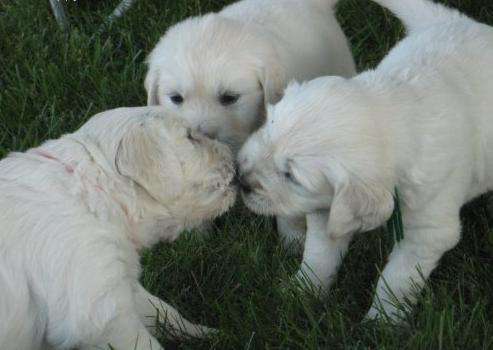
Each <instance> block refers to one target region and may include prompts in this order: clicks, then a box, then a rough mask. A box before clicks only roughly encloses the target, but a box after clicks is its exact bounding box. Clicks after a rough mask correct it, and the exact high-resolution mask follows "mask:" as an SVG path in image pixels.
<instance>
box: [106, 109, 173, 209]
mask: <svg viewBox="0 0 493 350" xmlns="http://www.w3.org/2000/svg"><path fill="white" fill-rule="evenodd" d="M159 122H161V123H162V122H163V121H159V120H158V119H157V118H153V120H152V121H150V122H149V121H148V122H142V123H141V124H140V125H134V126H132V127H131V129H130V130H128V131H127V132H126V134H125V135H124V136H123V138H122V139H121V140H120V143H119V145H118V149H117V151H116V155H115V167H116V170H117V172H118V173H119V174H120V175H122V176H125V177H128V178H130V179H131V180H132V181H134V182H135V183H136V184H138V185H139V186H140V187H142V188H144V189H145V190H146V191H147V192H148V194H150V195H151V196H152V197H153V198H154V199H156V200H158V201H159V202H161V203H164V202H167V201H168V200H169V199H170V198H171V197H172V196H175V195H176V194H177V193H179V191H181V188H180V185H181V181H180V178H181V176H182V174H181V165H180V162H179V159H178V157H177V155H176V154H175V152H174V151H173V149H171V147H166V146H165V142H166V141H165V140H164V136H163V135H160V133H159V129H163V126H162V125H156V124H157V123H159ZM159 138H161V139H159Z"/></svg>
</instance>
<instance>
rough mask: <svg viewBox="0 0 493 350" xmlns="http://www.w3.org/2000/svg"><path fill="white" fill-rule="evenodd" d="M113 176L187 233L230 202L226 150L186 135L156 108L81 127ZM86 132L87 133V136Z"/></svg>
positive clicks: (104, 116)
mask: <svg viewBox="0 0 493 350" xmlns="http://www.w3.org/2000/svg"><path fill="white" fill-rule="evenodd" d="M84 128H85V130H86V134H87V133H90V135H92V138H93V143H96V144H97V145H98V148H99V149H100V150H101V152H102V153H103V155H104V157H105V158H106V159H107V161H108V163H109V164H111V165H110V166H111V167H112V170H113V171H114V173H115V175H116V176H121V177H123V178H126V179H130V180H131V182H132V183H133V184H134V185H135V187H136V188H137V189H138V190H140V191H141V192H143V193H145V194H146V196H145V197H146V198H148V199H149V200H150V201H153V202H157V203H158V204H160V205H161V206H164V207H165V208H167V209H168V210H169V211H170V214H171V215H172V216H173V217H174V218H182V219H183V223H182V225H184V226H186V227H192V226H195V225H197V224H199V223H200V222H202V221H203V220H206V219H210V218H213V217H215V216H217V215H219V214H221V213H223V212H224V211H226V210H227V209H228V208H229V207H230V206H231V205H232V204H233V202H234V199H235V189H234V186H233V185H232V184H231V182H232V179H233V177H234V172H235V171H234V165H233V157H232V154H231V151H230V150H229V148H228V147H227V146H225V145H223V144H220V143H219V142H217V141H214V140H211V139H209V138H207V137H205V136H203V135H201V134H199V133H196V132H195V131H192V130H191V128H190V127H188V126H187V125H186V124H185V123H184V121H183V120H181V119H179V118H176V117H174V116H172V115H171V114H170V113H166V112H164V111H163V110H162V109H161V108H155V107H154V108H126V109H117V110H113V111H109V112H105V113H101V114H100V115H99V116H97V117H95V118H94V120H92V121H91V122H89V123H88V124H86V126H85V127H84ZM88 129H89V132H88Z"/></svg>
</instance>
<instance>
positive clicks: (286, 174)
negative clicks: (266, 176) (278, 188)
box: [282, 171, 300, 185]
mask: <svg viewBox="0 0 493 350" xmlns="http://www.w3.org/2000/svg"><path fill="white" fill-rule="evenodd" d="M282 175H283V176H284V178H285V179H286V180H288V181H290V182H291V183H293V184H295V185H299V184H300V183H299V182H298V180H296V178H295V177H294V176H293V174H291V172H289V171H285V172H283V173H282Z"/></svg>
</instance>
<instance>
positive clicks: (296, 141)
mask: <svg viewBox="0 0 493 350" xmlns="http://www.w3.org/2000/svg"><path fill="white" fill-rule="evenodd" d="M366 103H368V105H367V104H366ZM368 106H371V103H370V101H366V99H365V95H364V90H362V89H360V87H358V86H357V84H353V83H351V82H349V81H346V80H344V79H342V78H335V77H334V78H332V77H330V78H320V79H316V80H313V81H311V82H309V83H306V84H304V85H298V84H291V85H290V86H289V87H288V88H287V89H286V91H285V97H284V98H283V99H282V100H281V102H279V103H278V104H277V105H275V106H273V107H269V108H268V116H267V121H266V123H265V125H264V126H263V127H262V128H261V129H260V130H258V131H257V132H256V133H255V134H254V135H252V137H251V138H250V139H249V140H248V141H247V142H246V143H245V145H244V146H243V148H242V149H241V151H240V153H239V156H238V162H239V169H240V170H239V172H240V183H241V187H242V196H243V198H244V201H245V203H246V205H247V206H248V207H249V208H250V209H252V210H253V211H255V212H257V213H260V214H282V215H288V216H294V215H301V214H308V213H311V212H314V211H316V210H319V209H328V208H330V217H329V223H328V229H329V230H330V231H331V234H332V235H336V236H338V235H344V234H347V233H351V232H355V231H360V230H361V231H366V230H370V229H372V228H375V227H377V226H379V225H381V224H382V223H383V222H384V221H385V220H386V219H388V217H389V216H390V214H391V213H392V210H393V196H392V193H393V181H392V176H393V175H392V164H391V161H390V160H389V159H390V157H389V156H388V154H387V150H386V148H385V144H386V140H382V139H381V138H380V135H379V133H378V128H377V127H375V118H374V115H372V113H373V112H374V111H371V108H368Z"/></svg>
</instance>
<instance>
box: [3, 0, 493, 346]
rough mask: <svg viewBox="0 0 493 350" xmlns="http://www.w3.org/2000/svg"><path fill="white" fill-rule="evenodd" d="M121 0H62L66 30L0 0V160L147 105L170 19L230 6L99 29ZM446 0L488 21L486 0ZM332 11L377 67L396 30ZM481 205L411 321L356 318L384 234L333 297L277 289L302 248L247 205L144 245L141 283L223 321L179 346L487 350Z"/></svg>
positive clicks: (489, 294)
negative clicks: (156, 51) (199, 229)
mask: <svg viewBox="0 0 493 350" xmlns="http://www.w3.org/2000/svg"><path fill="white" fill-rule="evenodd" d="M118 1H119V0H107V1H96V0H93V1H89V0H79V1H68V3H67V4H68V13H69V17H70V22H71V28H70V32H69V34H68V35H64V34H63V33H61V32H60V31H59V30H58V28H57V26H56V23H55V21H54V19H53V17H52V15H51V13H50V10H49V6H48V1H47V0H46V1H44V0H37V1H36V0H34V1H33V0H18V1H8V0H7V1H0V156H4V155H5V154H6V153H7V152H9V151H11V150H24V149H27V148H28V147H31V146H34V145H37V144H39V143H40V142H41V141H43V140H45V139H49V138H56V137H58V136H60V135H61V134H63V133H65V132H69V131H72V130H74V129H75V128H77V127H78V126H80V125H81V124H82V123H84V121H85V120H87V119H88V118H89V117H90V116H91V115H92V114H95V113H96V112H98V111H101V110H105V109H109V108H114V107H118V106H131V105H143V104H145V100H146V98H145V91H144V89H143V78H144V75H145V65H144V64H143V61H144V59H145V56H146V54H147V53H149V52H150V50H151V48H152V47H153V45H155V43H156V42H157V40H158V38H159V37H160V36H161V35H162V34H163V33H164V31H165V30H166V28H167V27H168V26H169V25H171V24H173V23H175V22H177V21H179V20H181V19H183V18H185V17H187V16H190V15H197V14H200V13H205V12H208V11H211V10H218V9H220V8H221V7H222V6H224V5H225V4H227V3H229V2H231V1H226V0H216V1H214V0H186V1H185V0H184V1H174V0H162V1H160V0H141V1H138V2H137V4H136V5H135V7H134V8H132V9H131V10H130V11H129V12H128V13H127V14H126V16H125V17H124V18H123V19H120V20H118V21H117V22H116V23H114V24H113V25H112V26H111V27H110V28H107V30H105V31H104V32H103V33H102V34H101V35H97V36H94V35H93V34H94V33H95V32H96V31H97V29H98V28H99V26H100V24H101V23H102V21H103V19H104V17H105V16H107V15H108V14H109V13H110V12H111V10H112V9H113V8H114V7H115V6H116V4H117V3H118ZM442 2H446V3H448V4H450V5H451V6H453V7H457V8H459V9H460V10H462V11H463V12H465V13H467V14H469V15H470V16H472V17H474V18H477V19H479V20H481V21H483V22H486V23H489V24H493V1H491V0H450V1H442ZM338 16H339V19H340V21H341V24H342V26H343V28H344V30H345V32H346V34H347V35H348V37H349V39H350V41H351V44H352V48H353V53H354V55H355V58H356V61H357V64H358V67H359V69H360V70H362V69H365V68H369V67H373V66H375V65H376V64H377V63H378V62H379V60H380V59H381V58H382V57H383V56H384V55H385V54H386V52H388V50H389V49H390V48H391V47H392V46H393V45H394V43H395V42H396V41H397V40H398V39H399V38H400V37H401V36H402V35H403V30H402V27H401V26H400V24H399V23H398V22H397V21H396V20H395V19H394V18H393V17H392V16H391V15H389V14H388V13H386V12H385V11H383V10H382V9H381V8H379V7H378V6H375V5H373V4H371V3H370V2H369V1H367V0H341V3H340V4H339V6H338ZM0 195H1V194H0ZM486 209H487V200H486V198H480V199H478V200H477V201H475V202H474V203H472V204H470V205H468V206H466V208H465V209H464V210H463V215H462V216H463V224H464V225H463V226H464V229H463V231H464V232H463V235H464V240H463V241H462V242H461V243H460V244H459V246H458V247H457V248H455V249H453V250H452V251H451V252H449V253H448V254H446V256H445V257H444V258H443V260H442V262H441V265H440V266H439V268H437V269H436V271H435V272H434V273H433V275H432V277H431V280H430V283H429V284H428V285H427V287H426V289H425V291H424V293H423V295H422V297H421V299H420V302H419V304H418V305H417V306H416V307H415V309H414V310H415V312H414V313H413V314H411V315H409V318H408V324H407V325H401V326H390V325H382V324H380V325H379V324H373V323H361V319H362V317H363V316H364V314H365V312H366V310H367V308H368V307H369V305H370V302H371V297H372V290H373V286H374V284H375V282H376V279H377V275H378V270H379V269H381V268H382V267H383V266H384V263H385V259H386V256H387V254H388V253H389V251H390V249H391V245H392V242H391V241H390V240H389V239H388V238H387V237H386V236H385V234H383V233H382V232H379V231H376V232H373V233H368V234H364V235H361V236H360V237H358V238H357V239H356V240H355V242H354V243H353V244H352V246H351V249H350V253H349V255H348V257H347V259H346V260H345V263H344V266H343V269H342V271H341V273H340V274H339V277H338V280H337V283H336V284H335V286H334V288H333V289H332V291H331V293H330V295H329V296H328V297H327V298H326V299H324V300H317V298H315V297H313V296H311V295H309V294H307V295H301V294H289V293H285V292H283V289H282V288H280V285H281V281H283V280H285V279H287V278H288V276H289V275H290V274H292V273H293V272H294V271H295V270H296V268H297V266H298V264H299V257H292V256H289V255H287V254H286V253H285V252H284V250H283V249H282V248H281V247H280V245H279V242H278V238H277V235H276V234H275V231H274V226H273V224H272V221H271V220H270V219H265V218H259V217H255V216H253V215H252V214H250V213H248V212H247V211H246V210H245V209H244V208H243V207H242V206H241V205H238V206H237V207H236V208H235V209H234V210H233V211H232V212H231V213H229V214H228V215H226V216H224V217H223V218H221V219H219V220H217V223H216V227H215V229H214V232H213V233H211V235H210V236H208V237H206V238H204V237H198V236H197V235H184V236H183V237H182V238H181V239H180V240H178V242H176V243H174V244H172V245H164V244H163V245H160V246H158V247H156V248H155V249H153V250H152V251H149V252H146V253H145V254H144V256H143V258H142V263H143V266H144V273H143V276H142V281H143V283H144V285H145V286H146V288H148V289H149V290H150V291H151V292H152V293H154V294H156V295H159V296H160V297H162V298H163V299H164V300H166V301H168V302H170V303H172V304H173V305H175V306H176V307H177V308H178V309H179V310H180V311H181V312H182V313H183V314H184V315H186V316H187V317H188V318H190V319H192V320H194V321H196V322H201V323H204V324H207V325H209V326H214V327H218V328H220V329H221V333H220V334H219V335H218V336H216V337H214V338H212V339H210V340H190V341H186V342H184V343H181V344H176V343H173V342H170V341H167V340H166V339H165V337H164V336H163V337H162V339H161V340H162V342H163V344H164V345H165V346H166V348H170V349H173V348H183V349H325V348H331V349H343V348H344V349H376V348H378V349H396V348H400V349H455V348H456V349H493V242H492V239H491V235H492V234H491V232H492V231H493V229H492V225H493V222H492V221H490V220H489V219H488V216H487V215H486ZM488 237H490V238H488ZM0 288H1V287H0ZM0 293H1V289H0Z"/></svg>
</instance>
